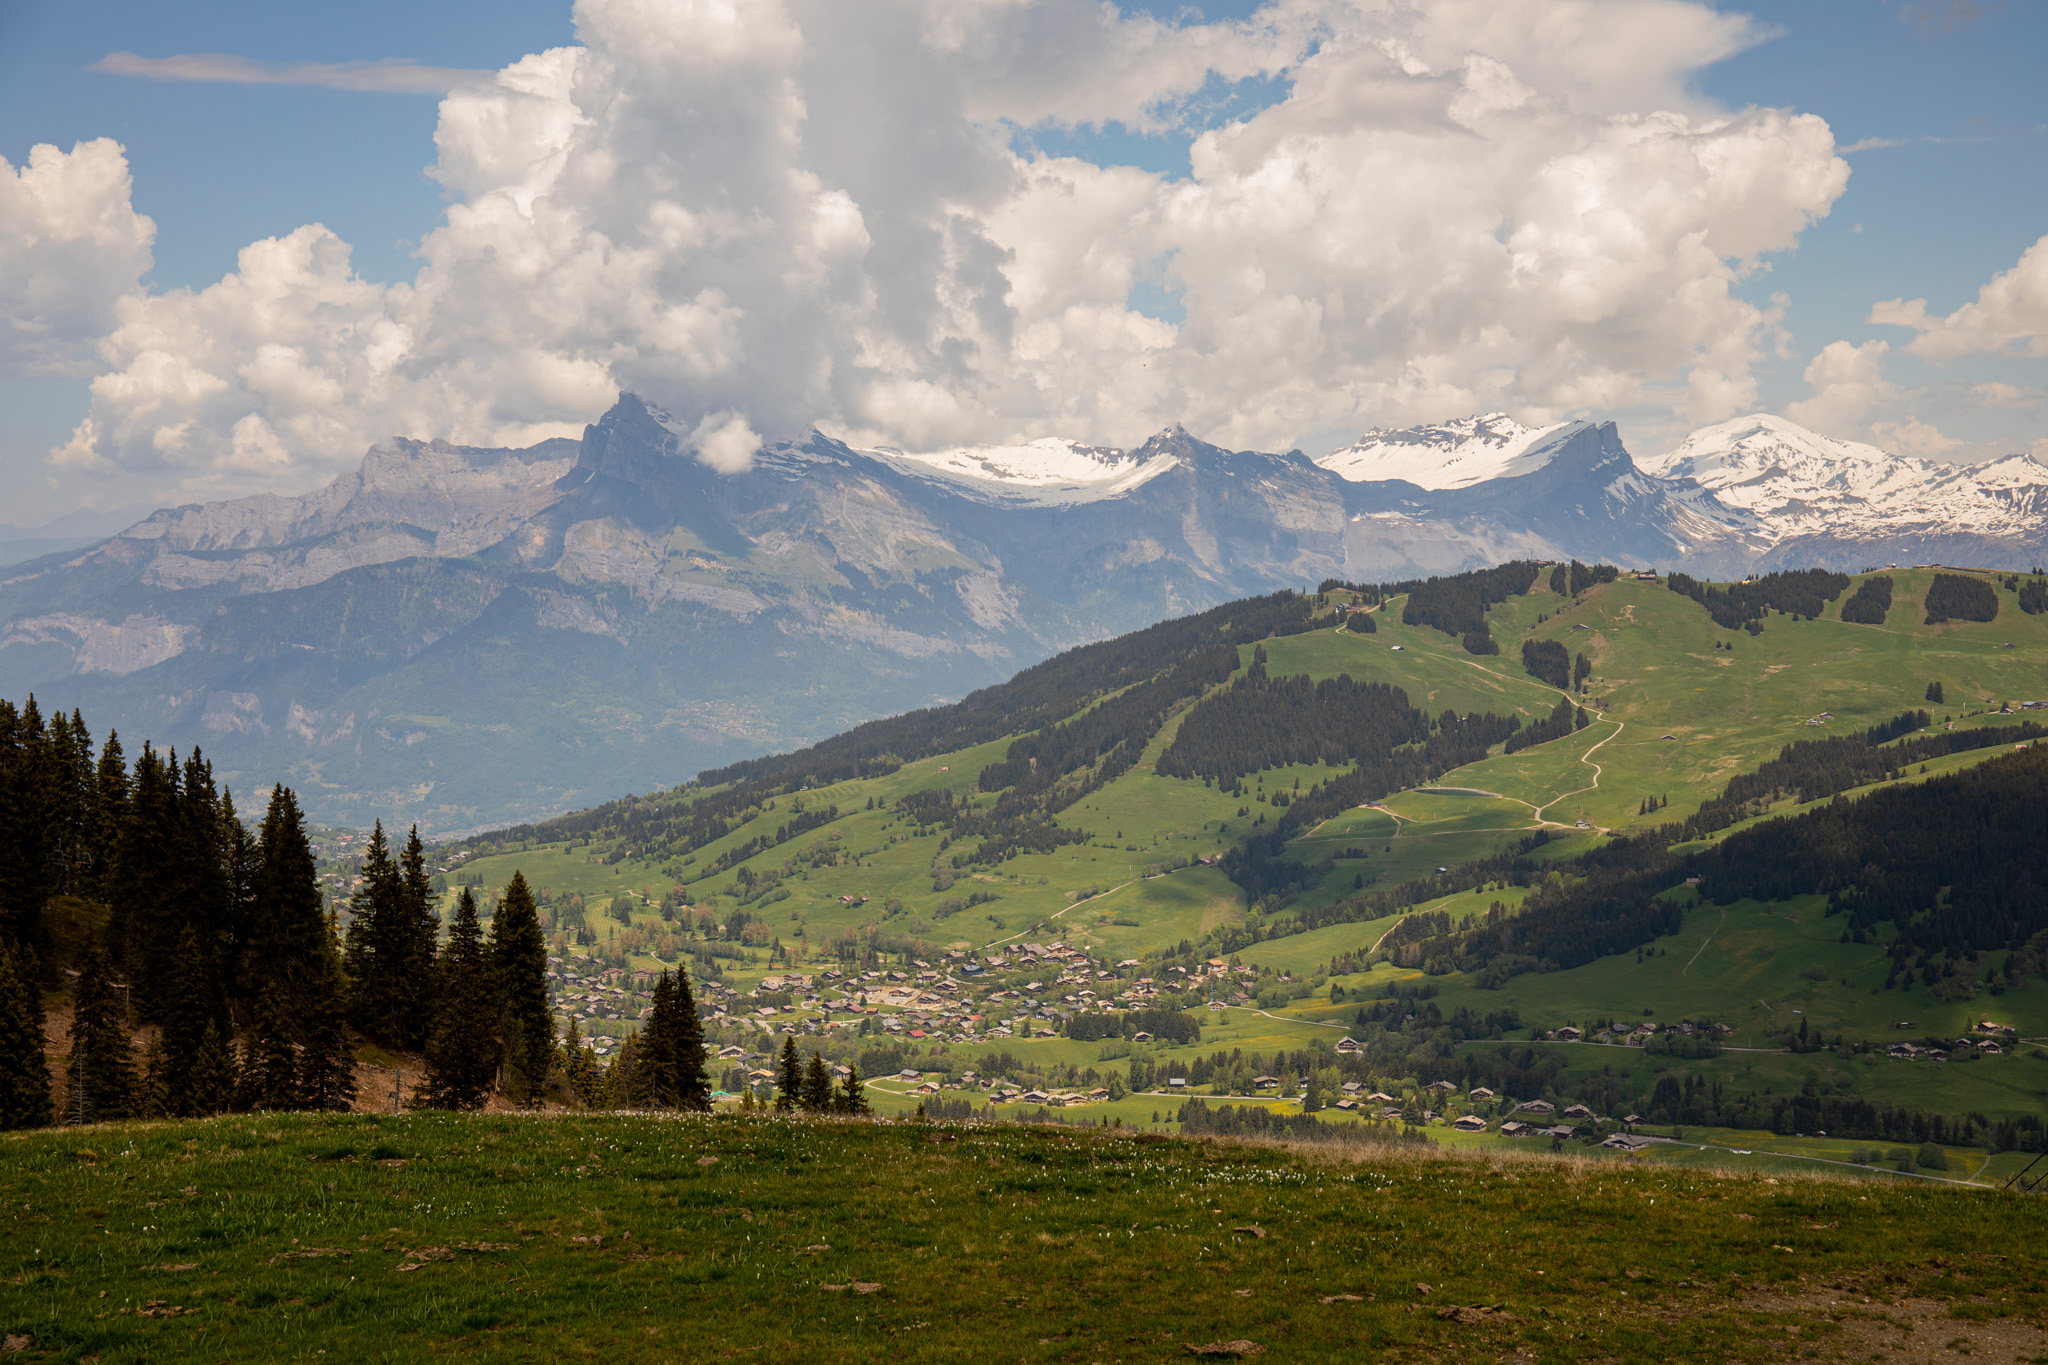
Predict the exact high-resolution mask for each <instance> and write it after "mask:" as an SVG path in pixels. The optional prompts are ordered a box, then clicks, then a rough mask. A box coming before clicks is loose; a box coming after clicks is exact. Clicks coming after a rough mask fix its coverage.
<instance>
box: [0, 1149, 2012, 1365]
mask: <svg viewBox="0 0 2048 1365" xmlns="http://www.w3.org/2000/svg"><path fill="white" fill-rule="evenodd" d="M0 1191H4V1196H5V1202H6V1203H7V1205H8V1214H7V1221H6V1223H5V1227H6V1234H5V1239H6V1246H5V1252H4V1254H5V1259H6V1261H7V1265H6V1267H5V1274H6V1279H5V1281H4V1288H0V1329H4V1331H5V1332H6V1333H7V1334H9V1336H11V1337H27V1338H29V1339H30V1340H29V1343H28V1345H27V1347H26V1349H25V1351H24V1353H23V1358H25V1359H30V1360H58V1361H81V1360H87V1359H96V1360H98V1361H101V1362H105V1365H115V1363H116V1362H125V1361H141V1360H152V1361H182V1360H206V1361H222V1360H225V1361H242V1360H252V1361H253V1360H260V1361H277V1360H313V1359H316V1358H317V1359H319V1360H321V1361H322V1362H326V1363H328V1365H334V1363H337V1362H342V1361H356V1360H363V1361H385V1360H392V1361H395V1360H419V1359H424V1358H428V1357H432V1358H435V1359H447V1360H463V1359H477V1360H519V1361H524V1360H533V1361H540V1360H548V1361H554V1360H565V1359H567V1360H584V1359H589V1360H606V1361H642V1360H648V1361H652V1360H663V1361H667V1360H674V1359H685V1360H704V1359H724V1358H744V1359H748V1360H757V1361H806V1362H809V1361H837V1360H871V1359H875V1358H877V1357H881V1356H889V1357H893V1358H898V1359H905V1360H935V1361H936V1360H946V1361H959V1360H993V1359H1004V1360H1007V1359H1010V1358H1011V1357H1013V1356H1014V1357H1016V1358H1018V1359H1021V1360H1028V1361H1075V1362H1086V1361H1104V1362H1109V1361H1165V1360H1171V1359H1185V1358H1187V1354H1188V1348H1189V1347H1191V1346H1201V1345H1206V1344H1211V1343H1223V1342H1251V1343H1255V1344H1257V1345H1258V1346H1259V1347H1261V1348H1263V1350H1264V1352H1265V1353H1266V1354H1268V1355H1269V1356H1271V1357H1272V1358H1274V1359H1278V1360H1311V1361H1313V1360H1346V1361H1349V1360H1355V1359H1358V1358H1360V1356H1361V1353H1386V1354H1389V1355H1391V1356H1393V1357H1396V1358H1400V1359H1407V1360H1417V1359H1420V1360H1431V1359H1445V1360H1450V1359H1455V1360H1470V1359H1480V1358H1485V1359H1497V1358H1512V1359H1517V1360H1526V1361H1566V1360H1583V1359H1622V1360H1652V1359H1655V1360H1660V1361H1713V1362H1716V1365H1719V1362H1723V1361H1729V1360H1738V1361H1749V1360H1759V1361H1761V1360H1778V1359H1783V1358H1784V1353H1785V1352H1786V1350H1787V1348H1788V1347H1792V1348H1794V1349H1796V1350H1798V1351H1801V1352H1803V1353H1804V1354H1805V1355H1806V1356H1808V1357H1809V1358H1822V1359H1840V1358H1857V1359H1867V1358H1870V1355H1871V1349H1872V1346H1873V1345H1879V1346H1891V1347H1896V1346H1898V1345H1899V1344H1901V1342H1902V1340H1903V1339H1904V1338H1905V1337H1906V1336H1907V1335H1908V1334H1910V1335H1911V1336H1912V1337H1913V1338H1914V1339H1916V1340H1917V1341H1918V1343H1919V1345H1920V1346H1921V1347H1922V1348H1923V1350H1925V1348H1929V1347H1932V1346H1933V1345H1934V1344H1935V1343H1944V1344H1945V1345H1944V1349H1945V1350H1947V1351H1951V1352H1957V1353H1974V1354H1976V1355H1977V1356H1979V1357H1980V1358H1994V1359H2001V1360H2013V1359H2029V1360H2030V1359H2039V1358H2041V1357H2043V1355H2044V1354H2048V1332H2044V1330H2043V1324H2044V1321H2048V1296H2044V1292H2043V1286H2042V1282H2041V1280H2040V1278H2039V1276H2038V1274H2037V1266H2036V1264H2035V1262H2034V1261H2033V1259H2032V1257H2031V1256H2030V1255H2029V1254H2027V1253H2026V1251H2025V1249H2026V1248H2030V1247H2033V1246H2036V1245H2038V1244H2039V1242H2040V1239H2041V1237H2042V1236H2043V1234H2044V1233H2048V1204H2044V1203H2042V1202H2041V1201H2040V1200H2038V1199H2031V1198H2025V1197H2019V1196H2002V1195H1995V1194H1989V1193H1977V1192H1960V1191H1955V1190H1948V1189H1930V1188H1913V1187H1906V1186H1904V1185H1901V1184H1896V1183H1881V1182H1876V1181H1870V1180H1862V1181H1855V1182H1837V1181H1825V1180H1800V1179H1790V1178H1787V1179H1782V1180H1781V1179H1777V1178H1771V1177H1766V1176H1761V1175H1759V1176H1728V1175H1716V1174H1713V1173H1709V1172H1706V1171H1702V1170H1698V1169H1687V1168H1682V1167H1673V1166H1669V1165H1657V1164H1649V1163H1644V1164H1633V1165H1632V1164H1627V1163H1621V1162H1600V1163H1579V1162H1570V1161H1555V1160H1550V1159H1546V1158H1541V1157H1536V1158H1514V1157H1495V1158H1492V1159H1475V1158H1469V1157H1456V1156H1449V1155H1446V1154H1444V1153H1442V1152H1437V1153H1432V1154H1428V1155H1420V1154H1411V1155H1400V1154H1395V1153H1385V1152H1381V1151H1378V1150H1377V1149H1366V1150H1365V1151H1363V1152H1361V1153H1348V1152H1344V1151H1341V1150H1338V1149H1333V1148H1316V1149H1308V1150H1294V1151H1289V1150H1282V1149H1278V1148H1272V1147H1246V1146H1234V1145H1214V1144H1211V1145H1203V1144H1197V1143H1190V1142H1181V1141H1168V1140H1163V1139H1156V1138H1146V1137H1140V1136H1136V1135H1126V1134H1122V1133H1117V1132H1107V1133H1105V1132H1103V1131H1101V1130H1096V1131H1093V1132H1090V1131H1083V1130H1074V1129H1063V1128H1058V1127H1052V1128H1022V1127H1015V1126H1008V1125H1000V1126H988V1127H975V1126H958V1125H952V1126H945V1125H940V1126H931V1127H927V1126H924V1125H917V1124H881V1123H875V1124H848V1123H840V1122H815V1121H795V1122H785V1121H775V1120H763V1119H742V1118H718V1119H678V1118H654V1117H636V1116H610V1117H592V1118H556V1119H529V1118H519V1117H509V1116H500V1115H491V1116H453V1115H431V1114H428V1115H415V1116H409V1117H406V1118H402V1119H378V1118H373V1117H368V1116H321V1117H313V1116H293V1117H284V1116H274V1115H256V1116H238V1117H232V1118H222V1119H217V1120H211V1121H205V1122H195V1123H185V1124H151V1125H131V1126H126V1127H119V1128H100V1129H86V1130H68V1131H57V1132H41V1133H30V1134H22V1135H16V1136H15V1137H13V1138H12V1139H11V1140H10V1141H8V1142H7V1143H6V1144H4V1145H0ZM15 1347H16V1343H15V1342H12V1341H10V1343H9V1349H10V1350H12V1349H15ZM1915 1358H1930V1359H1931V1358H1933V1354H1932V1352H1931V1351H1926V1352H1925V1354H1924V1355H1916V1356H1915Z"/></svg>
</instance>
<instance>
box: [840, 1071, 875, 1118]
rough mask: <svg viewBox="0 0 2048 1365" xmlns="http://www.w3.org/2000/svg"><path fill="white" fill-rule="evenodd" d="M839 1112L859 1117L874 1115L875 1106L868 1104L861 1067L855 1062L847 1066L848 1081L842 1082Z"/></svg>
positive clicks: (866, 1089)
mask: <svg viewBox="0 0 2048 1365" xmlns="http://www.w3.org/2000/svg"><path fill="white" fill-rule="evenodd" d="M839 1111H840V1112H841V1113H843V1114H852V1115H854V1116H855V1117H859V1116H860V1115H863V1114H872V1113H874V1112H875V1111H874V1106H873V1105H870V1104H869V1103H868V1088H867V1085H866V1084H865V1083H864V1082H862V1080H861V1078H860V1066H859V1065H858V1064H857V1063H854V1062H848V1063H847V1064H846V1079H845V1080H844V1081H841V1082H840V1091H839Z"/></svg>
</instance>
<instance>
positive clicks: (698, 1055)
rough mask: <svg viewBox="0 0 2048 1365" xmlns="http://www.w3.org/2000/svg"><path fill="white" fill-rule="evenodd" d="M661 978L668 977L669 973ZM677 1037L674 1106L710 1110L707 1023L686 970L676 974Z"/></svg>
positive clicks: (672, 1087)
mask: <svg viewBox="0 0 2048 1365" xmlns="http://www.w3.org/2000/svg"><path fill="white" fill-rule="evenodd" d="M662 975H663V976H664V977H666V976H667V973H666V972H664V973H663V974H662ZM674 1036H675V1048H674V1059H673V1062H672V1064H671V1071H670V1075H671V1076H672V1077H673V1080H672V1081H671V1089H672V1090H673V1091H674V1093H675V1105H676V1107H677V1108H678V1109H687V1110H693V1111H696V1112H699V1113H701V1112H703V1111H705V1110H708V1109H710V1108H711V1074H710V1069H709V1063H708V1060H707V1058H706V1056H705V1050H704V1021H703V1020H701V1019H699V1018H698V1017H697V999H696V996H695V995H694V994H693V993H692V992H691V990H690V972H689V968H688V967H687V966H685V967H682V968H679V969H678V970H677V972H676V987H675V1035H674Z"/></svg>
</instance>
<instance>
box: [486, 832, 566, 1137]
mask: <svg viewBox="0 0 2048 1365" xmlns="http://www.w3.org/2000/svg"><path fill="white" fill-rule="evenodd" d="M491 963H492V966H493V967H494V968H495V970H496V972H497V978H498V998H499V1000H500V1001H501V1002H502V1004H503V1011H504V1012H503V1018H504V1024H503V1037H504V1039H505V1044H506V1048H505V1051H506V1055H505V1066H506V1070H507V1071H508V1072H511V1073H513V1075H514V1076H515V1077H516V1078H517V1082H516V1083H517V1088H518V1091H519V1093H520V1096H521V1098H522V1099H523V1100H524V1101H525V1102H526V1103H529V1104H537V1103H539V1101H540V1093H541V1087H542V1086H543V1085H545V1084H546V1082H547V1078H548V1063H549V1062H550V1061H551V1060H552V1059H553V1056H554V1051H555V1021H554V1015H553V1013H552V1012H551V1011H550V1010H549V1009H548V979H547V978H548V943H547V936H546V935H544V934H543V933H541V928H540V908H539V907H538V906H536V905H535V904H534V900H533V892H532V891H531V890H530V889H528V887H527V885H526V878H525V877H524V876H522V875H520V873H518V872H516V871H515V872H513V874H512V881H511V883H510V884H509V885H508V886H506V888H505V896H504V899H503V900H501V901H499V902H498V913H497V915H496V916H495V917H494V918H493V919H492V921H491Z"/></svg>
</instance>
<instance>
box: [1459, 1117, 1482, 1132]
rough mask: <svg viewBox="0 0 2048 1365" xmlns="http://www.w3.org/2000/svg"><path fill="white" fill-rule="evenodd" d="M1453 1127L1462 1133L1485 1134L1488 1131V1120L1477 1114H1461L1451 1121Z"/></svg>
mask: <svg viewBox="0 0 2048 1365" xmlns="http://www.w3.org/2000/svg"><path fill="white" fill-rule="evenodd" d="M1451 1127H1453V1128H1455V1129H1457V1130H1458V1131H1459V1132H1461V1133H1483V1132H1485V1131H1486V1120H1485V1119H1483V1118H1480V1117H1479V1115H1477V1114H1461V1115H1459V1116H1458V1117H1457V1118H1455V1119H1453V1120H1451Z"/></svg>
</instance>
